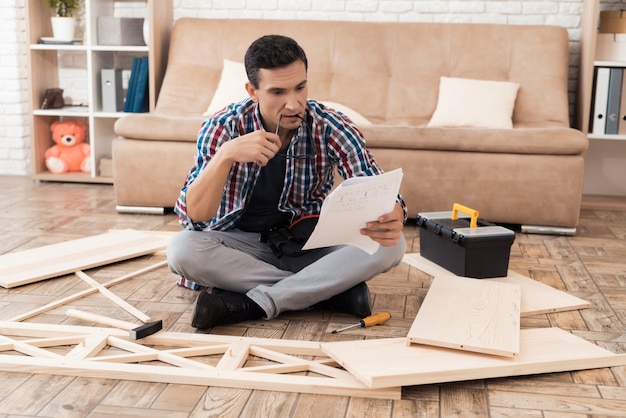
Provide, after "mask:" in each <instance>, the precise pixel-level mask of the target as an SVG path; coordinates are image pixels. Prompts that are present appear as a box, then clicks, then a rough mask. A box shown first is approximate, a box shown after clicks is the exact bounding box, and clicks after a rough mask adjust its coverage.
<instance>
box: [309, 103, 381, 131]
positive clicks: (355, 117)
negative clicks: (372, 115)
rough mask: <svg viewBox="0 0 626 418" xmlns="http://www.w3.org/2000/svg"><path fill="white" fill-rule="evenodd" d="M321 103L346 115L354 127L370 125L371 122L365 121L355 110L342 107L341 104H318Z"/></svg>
mask: <svg viewBox="0 0 626 418" xmlns="http://www.w3.org/2000/svg"><path fill="white" fill-rule="evenodd" d="M320 103H322V104H323V105H324V106H326V107H329V108H331V109H335V110H336V111H338V112H341V113H343V114H344V115H346V116H347V117H348V118H350V120H351V121H352V122H354V123H355V125H357V126H358V125H371V124H372V122H370V121H369V120H367V119H366V118H365V116H363V115H361V114H360V113H359V112H357V111H356V110H354V109H352V108H350V107H348V106H346V105H343V104H341V103H336V102H320Z"/></svg>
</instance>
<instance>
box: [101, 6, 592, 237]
mask: <svg viewBox="0 0 626 418" xmlns="http://www.w3.org/2000/svg"><path fill="white" fill-rule="evenodd" d="M270 33H280V34H286V35H289V36H292V37H294V38H295V39H296V40H297V41H298V42H299V43H300V44H301V45H302V46H303V48H304V49H305V51H306V53H307V56H308V58H309V96H310V97H311V98H315V99H318V100H321V101H331V102H335V103H340V104H342V105H345V106H348V107H349V108H351V109H353V110H355V111H356V112H358V114H360V115H361V116H363V117H364V118H365V119H367V121H368V122H369V123H363V124H361V125H360V128H361V129H362V131H363V133H364V135H365V138H366V141H367V144H368V146H369V148H370V149H371V150H372V152H373V154H374V156H375V158H376V159H377V160H378V161H379V163H380V164H381V165H382V166H383V168H385V169H386V170H391V169H394V168H397V167H402V169H403V171H404V180H403V184H402V188H401V192H402V193H403V195H404V196H405V198H406V201H407V204H408V207H409V213H410V216H411V217H414V216H415V215H416V214H417V213H418V212H424V211H443V210H451V208H452V204H453V203H454V202H459V203H462V204H465V205H467V206H470V207H473V208H474V209H477V210H479V211H480V216H481V218H484V219H487V220H489V221H492V222H498V223H507V224H518V225H523V228H525V230H526V231H529V232H532V231H538V232H542V231H546V232H557V233H573V232H575V227H576V225H577V223H578V217H579V209H580V201H581V193H582V181H583V167H584V166H583V154H584V152H585V150H586V148H587V138H586V136H585V135H584V134H582V133H581V132H580V131H577V130H574V129H571V128H570V127H569V114H568V92H567V84H568V58H569V56H568V36H567V32H566V30H565V29H563V28H560V27H549V26H518V25H491V24H451V23H368V22H328V21H267V20H226V19H225V20H209V19H197V18H182V19H179V20H178V21H177V22H176V23H175V26H174V30H173V33H172V38H171V45H170V50H169V59H168V65H167V70H166V74H165V79H164V82H163V85H162V88H161V92H160V96H159V97H158V101H157V105H156V109H155V110H154V111H153V112H151V113H144V114H129V115H125V116H124V117H123V118H121V119H119V120H118V121H117V123H116V125H115V130H116V133H117V134H118V135H119V138H117V139H115V140H114V142H113V171H114V186H115V194H116V199H117V205H118V210H120V211H128V210H130V211H133V210H137V211H146V210H162V209H163V208H169V207H172V206H173V205H174V202H175V200H176V198H177V196H178V192H179V190H180V187H181V186H182V183H183V180H184V178H185V176H186V174H187V171H188V169H189V168H190V167H191V164H192V162H193V157H194V151H195V150H194V145H195V140H196V135H197V132H198V129H199V127H200V123H201V122H202V120H203V119H204V117H203V116H202V114H203V113H204V112H205V111H206V110H207V107H208V105H209V103H210V102H211V100H212V97H213V95H214V93H215V91H216V88H217V86H218V84H219V82H220V76H221V72H222V67H223V65H224V60H225V59H226V60H231V61H238V62H242V61H243V55H244V51H245V50H246V48H247V47H248V45H249V44H250V43H251V42H252V40H254V39H256V38H257V37H259V36H261V35H264V34H270ZM442 76H443V77H448V78H453V79H461V80H483V81H489V82H492V81H495V82H500V84H507V83H502V82H509V84H510V83H511V82H512V83H517V84H519V89H518V90H517V91H516V96H514V103H513V104H512V105H511V106H513V108H512V118H511V119H510V120H512V127H495V128H493V127H483V126H482V125H480V124H479V125H477V126H474V125H472V123H473V122H472V123H470V124H469V125H470V126H466V127H451V126H448V125H445V123H444V126H438V127H433V126H429V121H431V118H433V114H434V113H435V110H436V109H437V110H438V111H439V106H442V110H447V111H448V113H450V112H452V113H453V115H452V116H453V117H452V119H457V118H456V116H457V115H458V119H459V120H462V119H463V118H464V117H465V116H466V115H469V114H471V113H476V110H478V114H479V115H478V116H479V117H487V119H488V117H489V116H490V115H491V114H492V113H493V114H496V113H499V111H500V110H502V109H504V110H505V113H506V109H505V108H506V106H505V105H502V106H501V105H500V102H498V101H497V100H496V107H497V109H496V110H498V112H492V111H490V110H488V109H489V108H490V106H492V108H493V103H484V101H483V99H485V98H486V97H487V98H489V97H490V96H491V92H492V90H491V89H490V88H484V89H480V90H478V93H476V91H475V92H474V94H469V93H467V91H465V90H461V91H460V92H459V94H460V96H459V97H456V98H453V100H452V104H453V105H454V104H456V103H462V104H463V106H465V107H464V108H463V107H461V109H454V106H453V107H452V109H443V100H444V98H443V97H440V83H442V80H441V77H442ZM449 90H450V89H449V88H447V90H446V91H448V94H449V93H450V91H449ZM441 91H442V92H443V91H444V89H443V87H442V88H441ZM468 91H469V90H468ZM241 92H242V95H241V98H243V97H244V96H245V92H244V90H243V87H242V89H241ZM463 92H465V93H464V94H462V93H463ZM442 94H443V93H442ZM446 100H448V102H446V106H450V97H447V99H446ZM510 111H511V109H509V113H510ZM454 112H456V114H455V113H454ZM449 116H450V115H448V117H449ZM536 227H538V228H536Z"/></svg>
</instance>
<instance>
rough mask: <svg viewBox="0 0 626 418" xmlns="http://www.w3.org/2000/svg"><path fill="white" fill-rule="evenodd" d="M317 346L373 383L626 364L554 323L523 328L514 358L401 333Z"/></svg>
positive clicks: (449, 379) (424, 381)
mask: <svg viewBox="0 0 626 418" xmlns="http://www.w3.org/2000/svg"><path fill="white" fill-rule="evenodd" d="M322 350H323V351H324V352H325V353H327V354H328V355H329V356H330V357H332V358H333V359H335V360H336V361H337V362H338V363H339V364H341V365H342V366H343V367H344V368H345V369H346V370H348V371H350V372H352V374H353V375H355V376H356V377H358V378H359V379H360V380H361V381H362V382H364V383H366V384H367V385H368V386H370V387H373V388H382V387H387V386H397V385H401V386H405V385H422V384H429V383H443V382H455V381H461V380H474V379H485V378H492V377H504V376H521V375H528V374H537V373H550V372H562V371H570V370H584V369H593V368H600V367H612V366H623V365H626V354H613V353H611V352H610V351H607V350H605V349H603V348H601V347H599V346H597V345H595V344H593V343H590V342H587V341H585V340H583V339H582V338H579V337H576V336H575V335H572V334H570V333H568V332H567V331H564V330H561V329H559V328H536V329H524V330H522V331H521V332H520V353H519V354H518V355H517V356H515V357H514V358H503V357H501V356H491V355H488V354H479V353H471V352H468V351H461V350H452V349H449V348H440V347H432V346H427V345H415V344H413V345H410V346H408V345H407V344H406V339H405V338H386V339H379V340H361V341H346V342H335V343H324V344H323V345H322Z"/></svg>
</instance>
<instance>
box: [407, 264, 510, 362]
mask: <svg viewBox="0 0 626 418" xmlns="http://www.w3.org/2000/svg"><path fill="white" fill-rule="evenodd" d="M520 299H521V295H520V286H519V285H517V284H509V283H498V282H492V281H487V280H477V279H467V278H464V277H456V276H437V277H435V279H434V280H433V282H432V284H431V285H430V289H429V290H428V293H427V294H426V297H425V298H424V302H422V305H421V306H420V309H419V312H418V313H417V316H416V317H415V321H414V322H413V325H412V326H411V329H410V330H409V333H408V335H407V339H408V342H409V343H421V344H429V345H434V346H437V347H448V348H456V349H459V350H467V351H474V352H477V353H485V354H495V355H501V356H508V357H513V356H514V355H516V354H517V353H519V332H520Z"/></svg>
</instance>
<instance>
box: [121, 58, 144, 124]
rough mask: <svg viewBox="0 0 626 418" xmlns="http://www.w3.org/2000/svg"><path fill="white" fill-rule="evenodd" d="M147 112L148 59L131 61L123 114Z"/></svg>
mask: <svg viewBox="0 0 626 418" xmlns="http://www.w3.org/2000/svg"><path fill="white" fill-rule="evenodd" d="M147 111H148V57H140V58H135V59H133V64H132V66H131V70H130V78H129V80H128V90H127V92H126V101H125V102H124V112H132V113H141V112H147Z"/></svg>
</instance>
